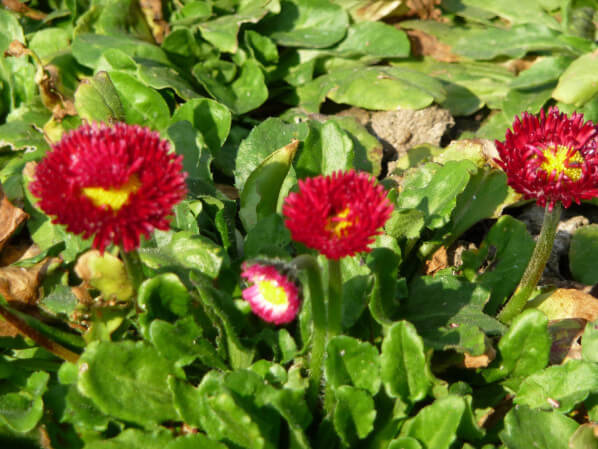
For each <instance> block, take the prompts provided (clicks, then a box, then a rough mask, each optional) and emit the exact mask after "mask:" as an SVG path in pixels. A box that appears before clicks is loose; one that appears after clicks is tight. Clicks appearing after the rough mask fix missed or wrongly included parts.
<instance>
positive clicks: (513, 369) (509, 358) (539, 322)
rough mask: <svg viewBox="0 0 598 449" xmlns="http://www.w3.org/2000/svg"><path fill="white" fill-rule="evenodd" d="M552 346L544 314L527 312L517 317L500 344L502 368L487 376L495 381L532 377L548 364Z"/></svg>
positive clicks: (487, 373)
mask: <svg viewBox="0 0 598 449" xmlns="http://www.w3.org/2000/svg"><path fill="white" fill-rule="evenodd" d="M551 345H552V338H551V336H550V334H549V332H548V320H547V319H546V317H545V316H544V314H543V313H542V312H539V311H537V310H535V309H530V310H526V311H524V312H523V313H522V314H520V315H519V316H517V318H516V319H515V320H514V321H513V323H512V324H511V327H510V328H509V330H508V331H507V332H506V333H505V335H503V336H502V338H501V339H500V341H499V343H498V349H499V351H500V356H501V359H500V360H501V363H500V366H499V367H498V368H491V369H488V370H486V371H485V372H484V377H485V378H486V379H488V380H490V379H492V380H495V379H498V378H501V377H505V376H507V375H510V376H512V377H525V376H529V375H530V374H533V373H535V372H537V371H539V370H541V369H543V368H544V367H545V366H546V365H547V364H548V360H549V358H550V347H551Z"/></svg>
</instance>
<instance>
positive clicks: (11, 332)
mask: <svg viewBox="0 0 598 449" xmlns="http://www.w3.org/2000/svg"><path fill="white" fill-rule="evenodd" d="M19 334H20V332H19V330H18V329H17V328H16V327H14V326H13V325H12V324H10V323H9V322H8V321H6V320H5V319H4V318H2V317H0V337H16V336H17V335H19Z"/></svg>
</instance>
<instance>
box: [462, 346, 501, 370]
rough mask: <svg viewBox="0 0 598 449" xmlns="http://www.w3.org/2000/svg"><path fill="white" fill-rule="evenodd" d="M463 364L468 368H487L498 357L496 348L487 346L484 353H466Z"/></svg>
mask: <svg viewBox="0 0 598 449" xmlns="http://www.w3.org/2000/svg"><path fill="white" fill-rule="evenodd" d="M464 355H465V357H464V358H463V366H464V367H465V368H468V369H476V368H486V367H487V366H488V365H490V363H492V361H493V360H494V359H495V358H496V350H495V349H494V348H493V347H492V346H490V345H487V346H486V351H485V352H484V353H483V354H482V355H471V354H469V353H467V352H466V353H465V354H464Z"/></svg>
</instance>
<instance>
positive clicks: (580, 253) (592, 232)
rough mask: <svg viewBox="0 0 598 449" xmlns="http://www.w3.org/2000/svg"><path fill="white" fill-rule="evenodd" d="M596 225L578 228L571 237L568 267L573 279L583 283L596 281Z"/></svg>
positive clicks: (597, 245)
mask: <svg viewBox="0 0 598 449" xmlns="http://www.w3.org/2000/svg"><path fill="white" fill-rule="evenodd" d="M597 258H598V225H597V224H591V225H588V226H582V227H581V228H578V229H577V230H576V231H575V233H574V234H573V237H572V238H571V246H570V247H569V267H570V268H571V273H572V274H573V277H574V278H575V280H577V281H579V282H583V283H584V284H588V285H593V284H596V283H598V264H596V259H597Z"/></svg>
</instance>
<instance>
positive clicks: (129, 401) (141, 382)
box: [77, 341, 177, 426]
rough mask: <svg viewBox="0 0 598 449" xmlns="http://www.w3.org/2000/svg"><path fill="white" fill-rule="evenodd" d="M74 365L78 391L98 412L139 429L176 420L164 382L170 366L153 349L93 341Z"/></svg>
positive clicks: (126, 342) (144, 345)
mask: <svg viewBox="0 0 598 449" xmlns="http://www.w3.org/2000/svg"><path fill="white" fill-rule="evenodd" d="M78 365H79V379H78V383H77V386H78V388H79V390H80V391H81V392H82V393H83V394H84V395H85V396H87V397H88V398H90V399H91V400H92V401H93V403H94V404H95V405H96V406H97V407H98V408H99V409H100V410H101V411H102V412H104V413H106V414H108V415H112V416H113V417H115V418H117V419H122V420H125V421H130V422H133V423H136V424H140V425H142V426H150V425H153V424H156V423H160V422H163V421H169V420H174V419H176V418H177V415H176V412H175V410H174V407H173V403H172V401H173V398H172V395H171V393H170V391H169V390H168V387H167V383H166V380H167V378H168V376H170V375H172V374H173V367H172V365H171V362H168V361H167V360H166V359H164V358H162V357H161V356H160V355H159V354H158V352H157V351H156V350H155V349H154V348H153V347H151V346H149V345H147V344H144V343H142V342H139V343H133V342H131V341H123V342H119V343H112V342H99V343H95V342H94V343H91V344H90V345H88V346H87V349H86V350H85V352H84V353H83V355H82V356H81V358H80V359H79V363H78Z"/></svg>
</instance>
